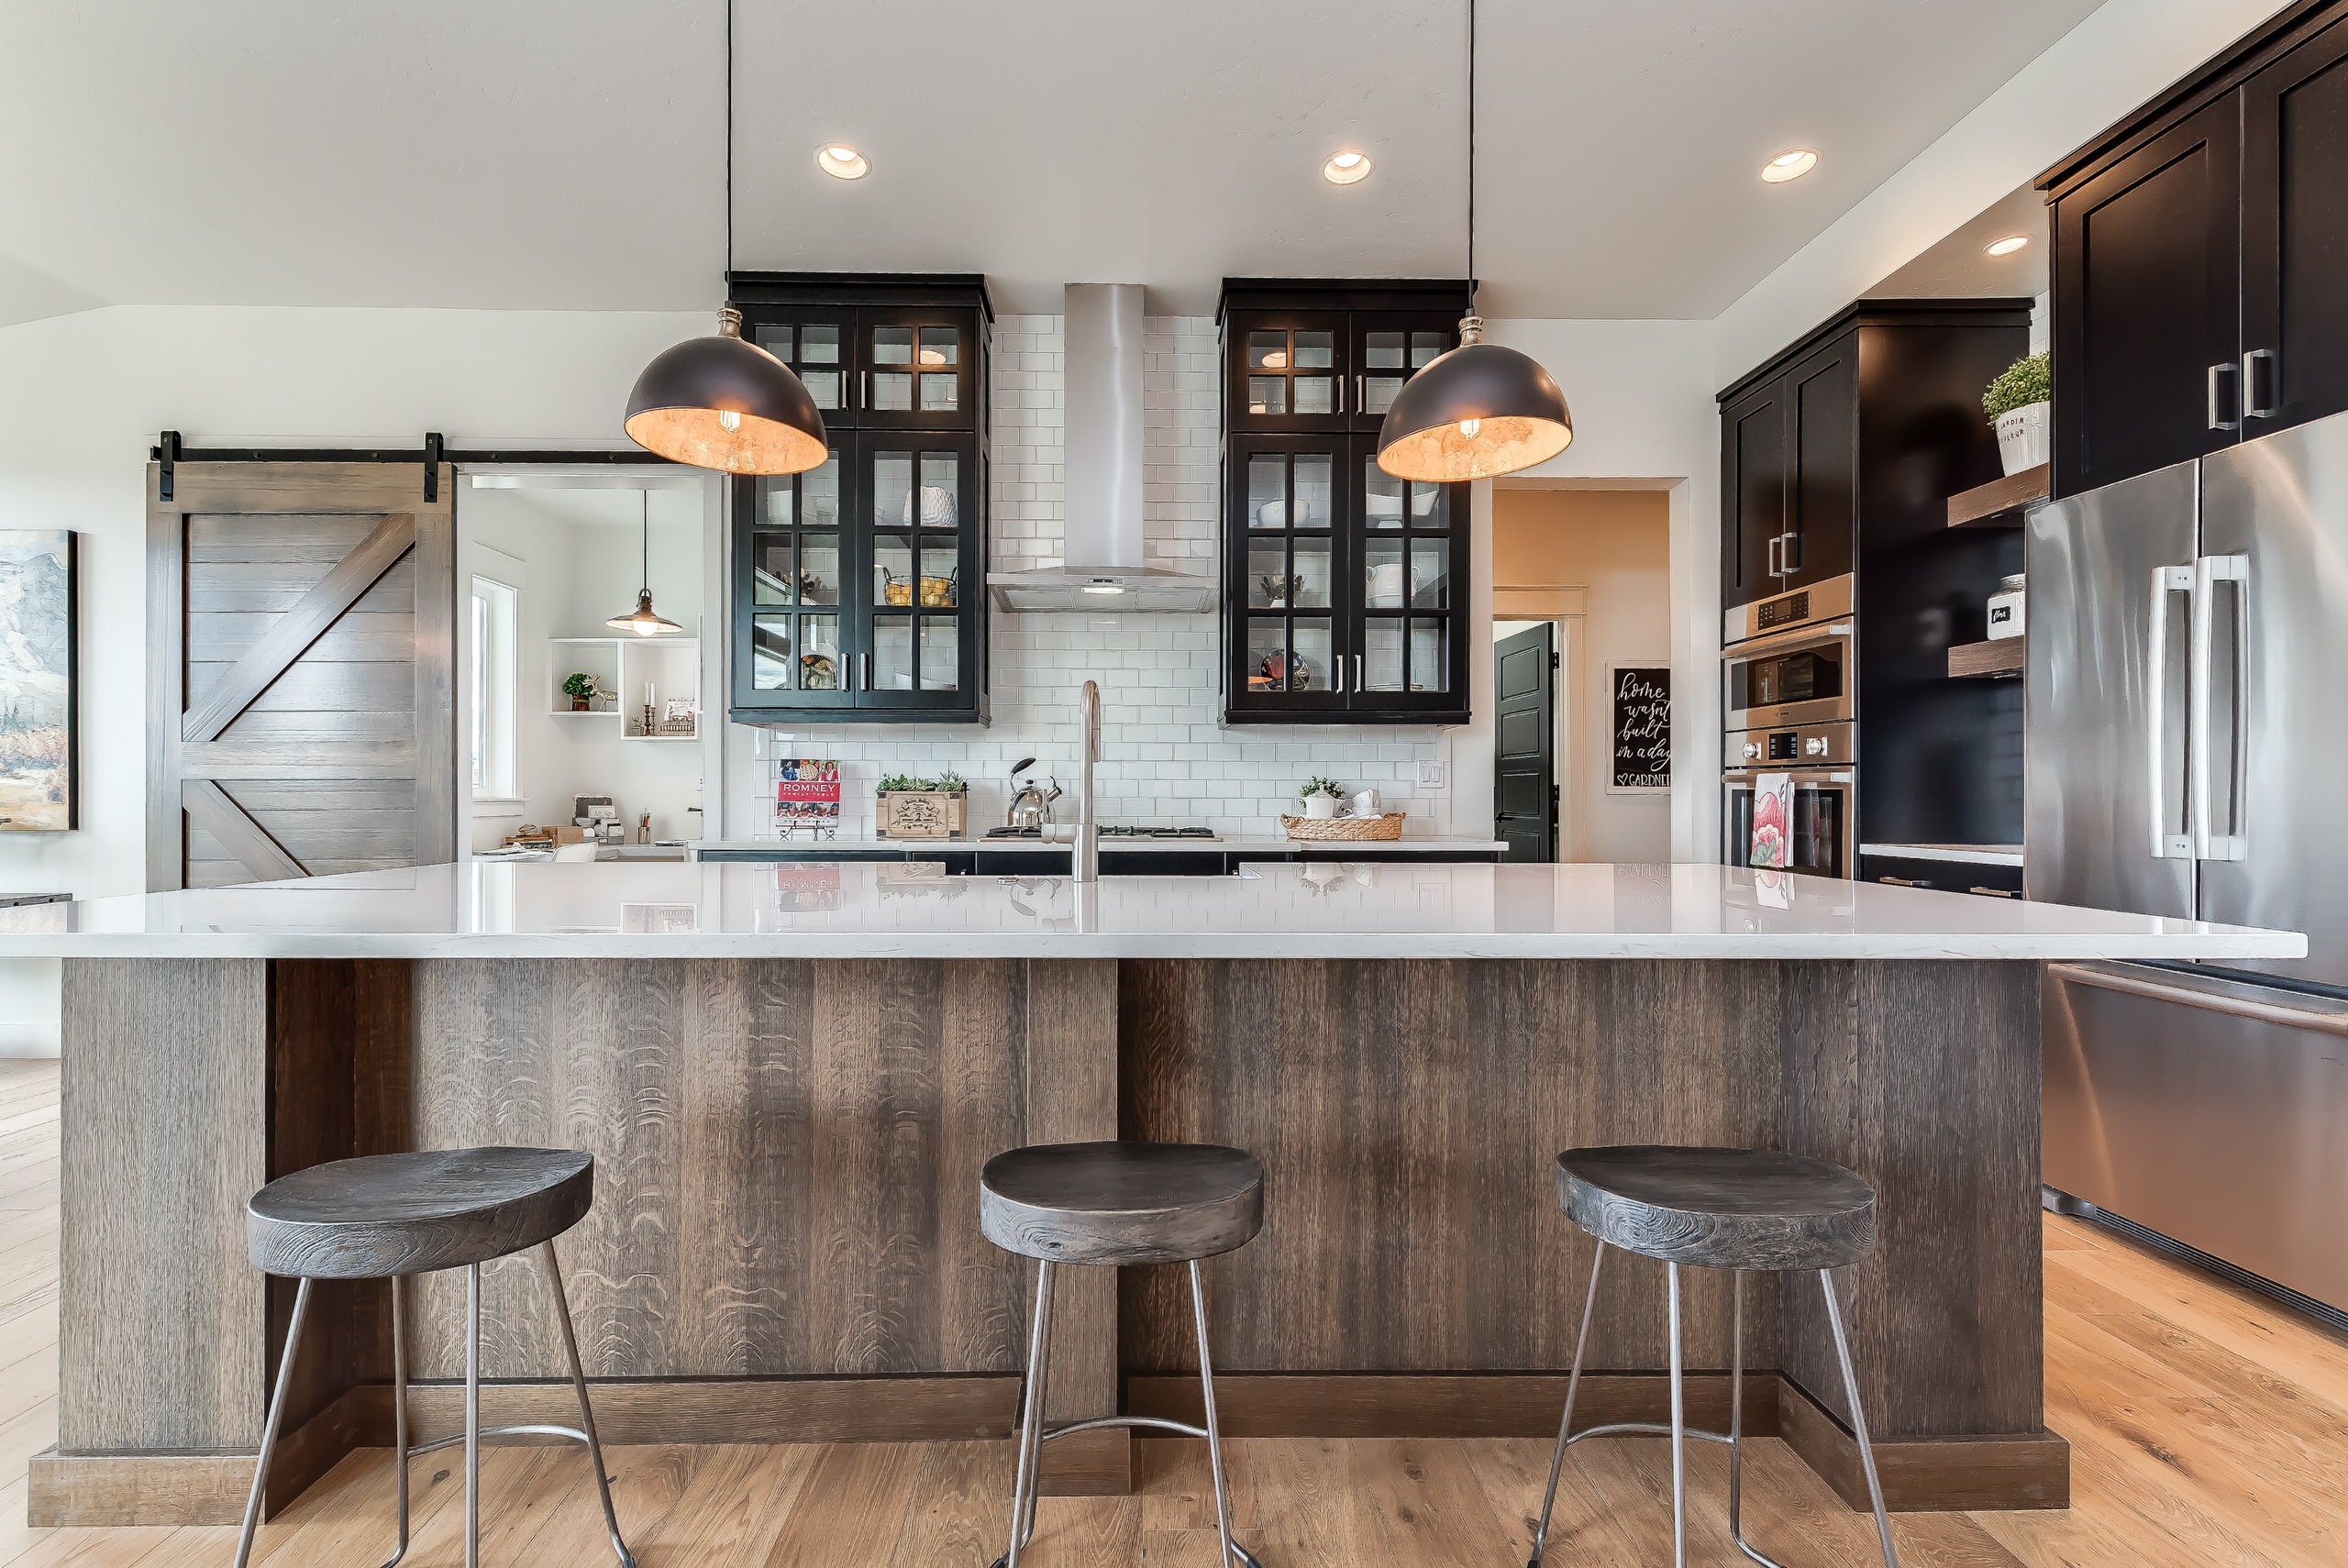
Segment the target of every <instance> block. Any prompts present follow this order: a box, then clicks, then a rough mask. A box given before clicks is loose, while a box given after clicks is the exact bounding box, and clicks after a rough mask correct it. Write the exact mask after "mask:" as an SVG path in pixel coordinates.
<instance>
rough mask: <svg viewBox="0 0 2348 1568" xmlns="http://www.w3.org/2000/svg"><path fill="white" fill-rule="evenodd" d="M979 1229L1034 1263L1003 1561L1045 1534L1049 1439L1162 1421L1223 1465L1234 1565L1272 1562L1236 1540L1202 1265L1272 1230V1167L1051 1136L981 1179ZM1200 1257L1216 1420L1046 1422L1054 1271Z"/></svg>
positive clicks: (1207, 1381) (1202, 1378)
mask: <svg viewBox="0 0 2348 1568" xmlns="http://www.w3.org/2000/svg"><path fill="white" fill-rule="evenodd" d="M979 1228H980V1230H981V1231H984V1232H985V1233H986V1238H987V1240H989V1241H991V1242H993V1243H994V1244H995V1245H996V1246H998V1247H1001V1248H1002V1249H1003V1250H1004V1251H1005V1252H1009V1253H1018V1254H1019V1255H1020V1256H1022V1257H1029V1258H1034V1259H1036V1311H1035V1316H1034V1318H1033V1320H1031V1321H1030V1323H1029V1325H1028V1337H1027V1371H1026V1376H1025V1379H1024V1382H1023V1383H1022V1385H1021V1388H1020V1417H1019V1468H1018V1474H1017V1477H1016V1479H1015V1480H1014V1481H1013V1485H1012V1496H1011V1549H1010V1550H1009V1551H1006V1552H1004V1553H1003V1554H1002V1556H1001V1557H998V1558H996V1559H995V1568H1018V1563H1019V1553H1020V1551H1021V1550H1022V1549H1023V1548H1024V1547H1025V1546H1026V1544H1027V1542H1028V1541H1029V1540H1030V1539H1032V1538H1033V1537H1034V1535H1035V1533H1036V1492H1037V1490H1038V1487H1037V1485H1036V1471H1037V1470H1038V1468H1039V1467H1040V1464H1041V1461H1042V1457H1043V1454H1042V1450H1043V1445H1044V1444H1045V1443H1047V1442H1048V1441H1051V1440H1052V1439H1054V1438H1058V1437H1066V1436H1068V1435H1069V1433H1070V1432H1083V1431H1091V1430H1093V1429H1094V1428H1095V1427H1153V1428H1157V1429H1158V1430H1164V1431H1170V1432H1180V1433H1181V1434H1182V1435H1183V1436H1185V1437H1195V1438H1204V1439H1206V1441H1207V1463H1208V1464H1209V1466H1210V1467H1212V1468H1213V1472H1214V1523H1215V1530H1216V1532H1217V1534H1219V1535H1220V1536H1221V1537H1222V1540H1223V1560H1224V1564H1225V1568H1230V1565H1231V1564H1234V1563H1236V1564H1238V1565H1240V1568H1263V1564H1262V1563H1261V1562H1258V1561H1257V1558H1256V1556H1255V1554H1254V1553H1252V1552H1250V1551H1248V1550H1247V1549H1246V1547H1244V1546H1242V1545H1240V1544H1239V1543H1238V1542H1237V1541H1235V1540H1232V1539H1231V1497H1230V1494H1229V1492H1228V1491H1227V1490H1226V1488H1225V1486H1224V1474H1223V1435H1222V1430H1221V1428H1220V1427H1219V1426H1218V1425H1217V1424H1216V1422H1215V1414H1214V1364H1213V1361H1212V1360H1210V1359H1209V1357H1208V1354H1207V1299H1206V1290H1205V1286H1204V1285H1203V1284H1202V1282H1201V1279H1200V1275H1199V1264H1200V1262H1201V1261H1202V1259H1205V1258H1211V1257H1213V1256H1215V1255H1216V1254H1218V1253H1227V1252H1231V1251H1233V1250H1235V1249H1236V1248H1238V1247H1242V1246H1245V1245H1246V1243H1247V1242H1249V1241H1250V1240H1252V1239H1253V1238H1254V1237H1255V1234H1256V1232H1257V1231H1260V1230H1262V1229H1263V1228H1264V1167H1263V1166H1262V1165H1258V1164H1257V1162H1256V1157H1255V1156H1254V1155H1253V1154H1243V1153H1241V1152H1240V1151H1239V1150H1237V1149H1225V1148H1220V1147H1217V1146H1215V1145H1213V1144H1211V1143H1047V1144H1037V1145H1035V1146H1033V1147H1029V1148H1024V1149H1013V1150H1012V1151H1010V1152H1009V1153H1008V1154H997V1155H996V1156H995V1157H994V1158H993V1159H991V1160H989V1161H988V1162H987V1164H986V1169H985V1170H984V1171H982V1172H981V1173H980V1176H979ZM1166 1263H1187V1264H1190V1265H1191V1327H1192V1329H1193V1330H1194V1331H1195V1332H1196V1333H1197V1335H1198V1342H1199V1389H1200V1395H1201V1397H1202V1403H1203V1404H1204V1406H1205V1411H1206V1425H1205V1426H1203V1427H1194V1426H1191V1425H1189V1424H1188V1423H1186V1422H1182V1421H1172V1420H1167V1419H1164V1418H1162V1417H1157V1416H1096V1417H1094V1418H1092V1419H1090V1420H1082V1421H1069V1422H1065V1423H1063V1424H1061V1425H1059V1426H1057V1427H1050V1428H1047V1427H1046V1426H1045V1425H1044V1394H1045V1385H1046V1374H1047V1371H1048V1370H1049V1368H1050V1365H1051V1353H1052V1271H1053V1270H1054V1269H1056V1268H1058V1266H1059V1265H1060V1264H1166Z"/></svg>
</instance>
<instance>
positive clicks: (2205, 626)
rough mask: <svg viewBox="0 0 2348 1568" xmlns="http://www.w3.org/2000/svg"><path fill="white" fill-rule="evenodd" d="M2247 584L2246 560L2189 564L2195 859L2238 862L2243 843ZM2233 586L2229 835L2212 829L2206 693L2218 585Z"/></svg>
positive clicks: (2212, 672)
mask: <svg viewBox="0 0 2348 1568" xmlns="http://www.w3.org/2000/svg"><path fill="white" fill-rule="evenodd" d="M2249 580H2250V558H2249V557H2248V556H2241V555H2233V556H2203V557H2202V558H2200V559H2198V560H2197V561H2195V562H2194V563H2193V664H2192V673H2191V675H2190V677H2189V679H2190V680H2191V682H2192V686H2191V693H2192V694H2191V696H2190V697H2189V698H2188V699H2187V706H2188V707H2189V709H2190V711H2191V712H2192V714H2193V732H2192V734H2190V735H2189V736H2188V738H2187V745H2186V750H2187V752H2188V753H2189V754H2190V755H2191V757H2192V767H2193V799H2192V803H2191V806H2190V815H2191V817H2192V820H2193V858H2195V859H2196V860H2240V859H2242V858H2243V854H2244V850H2243V832H2242V829H2243V822H2242V768H2243V756H2242V741H2243V725H2242V723H2240V722H2239V718H2238V715H2239V714H2240V713H2241V712H2242V709H2243V689H2242V683H2243V675H2244V668H2243V665H2244V661H2243V657H2242V651H2243V644H2244V642H2245V640H2246V629H2247V624H2248V623H2247V620H2246V616H2247V613H2248V610H2249V606H2248V605H2247V604H2246V603H2245V602H2243V594H2244V591H2245V589H2246V587H2247V585H2248V583H2249ZM2221 582H2230V583H2232V584H2233V585H2234V639H2233V643H2234V646H2232V647H2231V648H2229V649H2228V650H2227V654H2228V657H2231V658H2232V660H2233V661H2234V662H2233V671H2232V676H2233V679H2232V681H2231V683H2230V689H2231V691H2232V701H2231V702H2230V703H2229V704H2228V708H2227V713H2226V728H2227V735H2226V758H2225V766H2226V770H2227V771H2226V814H2227V821H2226V823H2225V826H2226V829H2227V831H2226V832H2224V833H2219V832H2217V831H2216V830H2215V828H2216V824H2215V813H2216V809H2217V801H2216V790H2215V788H2214V780H2215V778H2216V773H2217V769H2216V767H2215V763H2216V760H2217V759H2216V757H2215V756H2213V755H2212V754H2213V753H2214V752H2215V751H2216V750H2217V746H2216V745H2215V742H2214V737H2213V735H2212V734H2211V732H2212V730H2213V729H2214V728H2215V727H2216V725H2215V716H2214V715H2213V714H2212V713H2211V712H2210V708H2211V707H2212V706H2213V704H2212V702H2211V701H2210V695H2211V691H2212V689H2213V687H2214V685H2215V679H2216V666H2217V654H2218V650H2217V635H2218V634H2217V624H2218V585H2219V584H2220V583H2221Z"/></svg>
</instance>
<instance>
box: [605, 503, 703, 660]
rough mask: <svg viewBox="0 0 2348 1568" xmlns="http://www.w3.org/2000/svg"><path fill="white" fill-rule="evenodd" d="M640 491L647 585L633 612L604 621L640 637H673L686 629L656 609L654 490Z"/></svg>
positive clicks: (640, 592)
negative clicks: (654, 586)
mask: <svg viewBox="0 0 2348 1568" xmlns="http://www.w3.org/2000/svg"><path fill="white" fill-rule="evenodd" d="M637 494H638V495H640V496H642V497H643V498H644V576H643V578H642V581H643V583H644V586H643V587H642V588H639V589H637V591H636V611H635V613H633V614H628V615H615V616H613V617H612V618H611V619H610V620H608V621H606V622H604V625H606V626H609V627H610V628H611V629H612V630H613V631H615V632H634V633H635V634H636V635H637V636H639V637H667V636H673V635H676V634H678V633H680V632H682V631H683V630H684V628H683V627H682V626H680V625H678V624H677V623H675V622H674V621H671V620H668V619H666V618H665V617H663V616H661V615H659V614H657V613H654V611H653V608H652V492H651V491H648V490H644V491H637Z"/></svg>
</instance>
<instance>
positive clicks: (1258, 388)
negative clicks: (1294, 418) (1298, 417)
mask: <svg viewBox="0 0 2348 1568" xmlns="http://www.w3.org/2000/svg"><path fill="white" fill-rule="evenodd" d="M1247 412H1248V413H1250V414H1286V413H1287V412H1288V378H1287V377H1286V376H1250V377H1248V378H1247Z"/></svg>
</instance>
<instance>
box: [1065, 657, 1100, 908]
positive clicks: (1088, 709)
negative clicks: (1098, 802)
mask: <svg viewBox="0 0 2348 1568" xmlns="http://www.w3.org/2000/svg"><path fill="white" fill-rule="evenodd" d="M1081 706H1082V710H1083V712H1082V722H1083V730H1084V733H1083V737H1082V739H1081V740H1080V742H1079V744H1078V747H1077V760H1076V854H1075V856H1074V861H1073V865H1072V867H1071V869H1070V870H1069V875H1070V876H1072V877H1074V878H1076V879H1077V880H1078V881H1079V882H1097V881H1099V880H1100V879H1101V823H1100V819H1099V818H1097V817H1095V816H1094V815H1093V814H1092V765H1093V764H1094V763H1096V762H1098V761H1100V760H1101V683H1100V682H1099V681H1097V680H1088V681H1086V682H1085V683H1084V699H1083V702H1082V704H1081Z"/></svg>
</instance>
